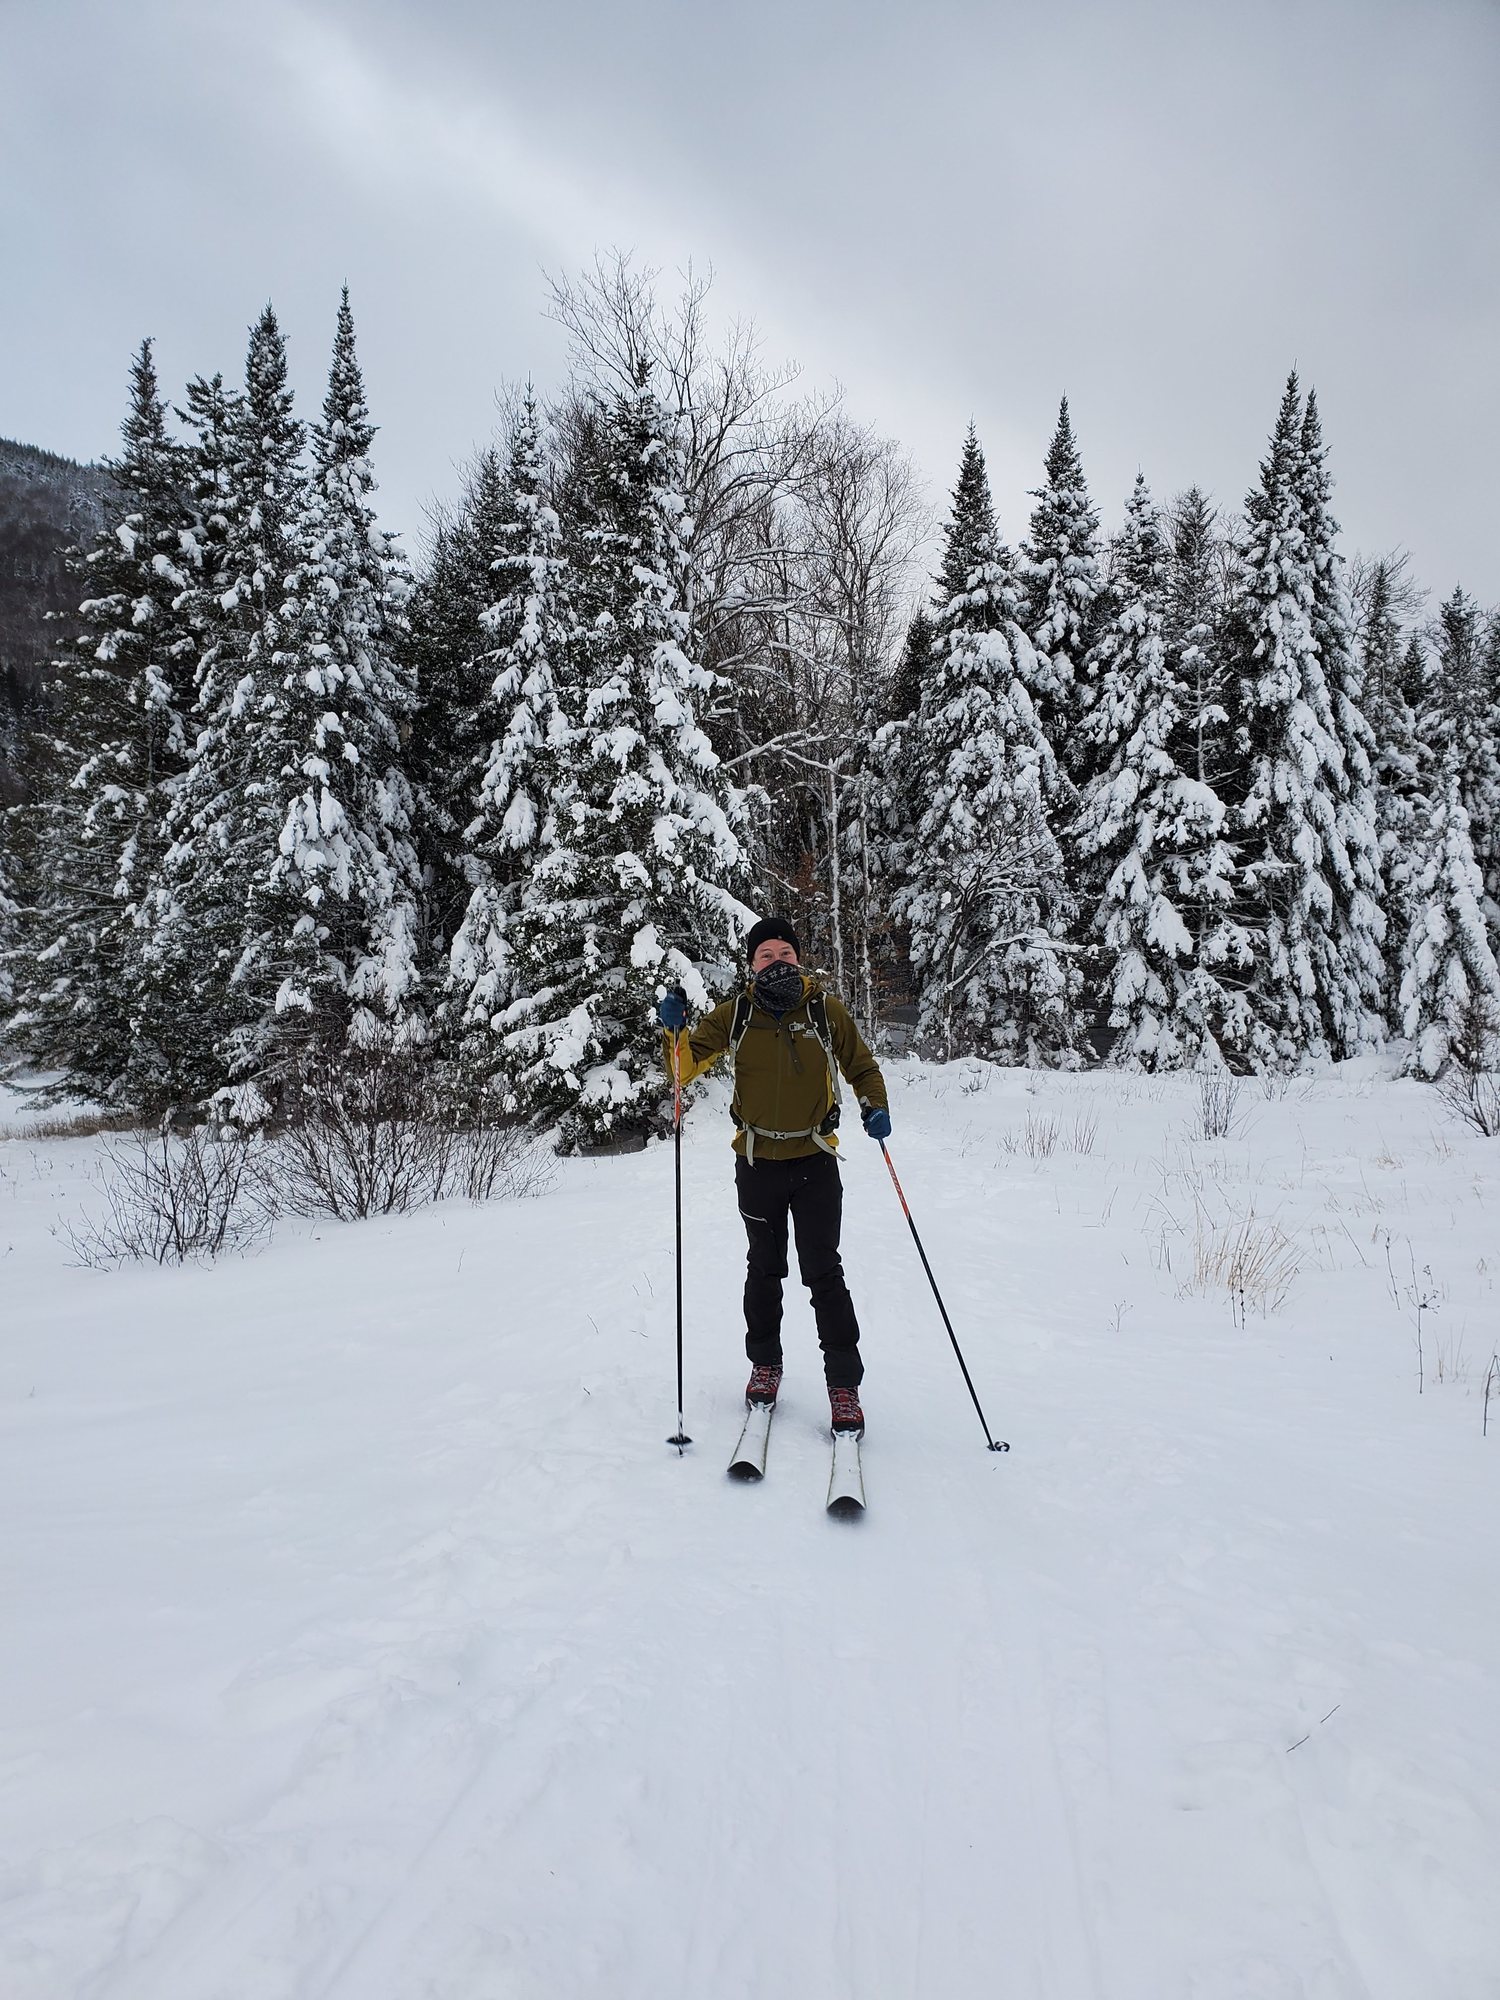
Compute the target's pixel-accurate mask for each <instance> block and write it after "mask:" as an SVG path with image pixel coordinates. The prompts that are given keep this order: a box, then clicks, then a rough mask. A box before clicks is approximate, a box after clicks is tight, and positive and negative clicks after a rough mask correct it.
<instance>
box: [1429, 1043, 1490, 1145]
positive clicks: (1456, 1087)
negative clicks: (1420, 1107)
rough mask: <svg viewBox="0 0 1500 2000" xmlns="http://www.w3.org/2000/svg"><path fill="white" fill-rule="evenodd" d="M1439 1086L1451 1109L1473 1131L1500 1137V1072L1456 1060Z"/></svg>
mask: <svg viewBox="0 0 1500 2000" xmlns="http://www.w3.org/2000/svg"><path fill="white" fill-rule="evenodd" d="M1436 1088H1437V1094H1438V1096H1439V1097H1440V1098H1441V1099H1442V1101H1443V1103H1444V1104H1445V1105H1446V1107H1447V1108H1448V1110H1449V1111H1451V1112H1452V1114H1453V1116H1454V1117H1455V1118H1457V1119H1459V1120H1460V1121H1461V1122H1462V1123H1463V1124H1465V1125H1467V1126H1468V1127H1469V1128H1470V1130H1471V1131H1474V1132H1477V1133H1478V1134H1479V1135H1480V1137H1481V1138H1482V1139H1494V1138H1500V1074H1497V1073H1496V1072H1495V1071H1494V1070H1492V1069H1471V1068H1470V1067H1469V1066H1468V1064H1467V1063H1461V1062H1458V1061H1456V1060H1455V1061H1453V1062H1451V1063H1450V1064H1449V1065H1448V1067H1447V1069H1446V1070H1444V1072H1443V1074H1442V1076H1441V1077H1440V1078H1439V1079H1438V1082H1437V1086H1436Z"/></svg>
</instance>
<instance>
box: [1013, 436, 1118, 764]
mask: <svg viewBox="0 0 1500 2000" xmlns="http://www.w3.org/2000/svg"><path fill="white" fill-rule="evenodd" d="M1031 497H1032V498H1033V499H1034V500H1035V501H1036V503H1037V504H1036V507H1035V510H1034V511H1033V513H1032V516H1031V531H1030V536H1029V539H1028V540H1027V542H1026V544H1025V545H1024V548H1023V551H1022V554H1023V559H1024V560H1023V564H1022V576H1023V579H1024V583H1025V591H1026V611H1025V619H1024V622H1025V626H1026V631H1027V634H1028V636H1029V637H1030V640H1031V643H1032V646H1033V648H1034V657H1035V660H1036V665H1035V667H1034V669H1032V670H1031V679H1030V681H1029V683H1028V691H1029V692H1030V694H1031V697H1032V703H1033V706H1034V707H1035V709H1036V712H1037V718H1038V720H1039V721H1040V723H1041V725H1042V731H1043V733H1044V735H1045V736H1046V738H1047V740H1048V742H1049V743H1050V744H1051V745H1052V748H1053V751H1054V752H1055V754H1056V757H1057V760H1058V763H1059V766H1060V767H1061V770H1062V772H1063V774H1064V776H1065V778H1066V779H1068V780H1070V781H1071V782H1072V783H1073V784H1074V785H1075V786H1076V785H1079V784H1081V783H1083V782H1084V781H1086V780H1087V778H1088V777H1089V776H1090V775H1091V773H1090V771H1089V770H1088V768H1087V749H1086V747H1085V743H1084V741H1083V740H1081V739H1080V738H1079V737H1078V735H1077V733H1076V732H1077V724H1078V721H1079V718H1080V717H1081V715H1082V713H1083V711H1084V709H1085V708H1086V707H1087V706H1088V701H1089V685H1088V674H1089V668H1090V661H1091V655H1092V652H1093V648H1094V644H1095V641H1096V639H1097V638H1098V636H1099V632H1100V629H1101V627H1102V623H1103V620H1104V617H1105V615H1106V613H1107V604H1106V602H1105V579H1104V573H1103V568H1102V565H1101V562H1100V549H1099V515H1098V511H1097V509H1096V508H1095V506H1094V503H1093V501H1092V500H1091V499H1090V498H1089V490H1088V484H1087V482H1086V480H1085V479H1084V475H1083V460H1082V458H1081V457H1080V456H1079V452H1078V446H1077V443H1076V442H1075V440H1074V437H1073V424H1072V419H1071V418H1070V416H1069V414H1068V399H1067V397H1066V396H1064V397H1063V399H1062V404H1061V407H1060V408H1059V410H1058V413H1057V429H1056V431H1055V432H1054V433H1053V437H1052V443H1051V445H1050V446H1049V447H1048V451H1047V459H1046V482H1045V484H1044V485H1042V486H1040V487H1038V488H1036V489H1035V491H1034V492H1033V494H1032V496H1031Z"/></svg>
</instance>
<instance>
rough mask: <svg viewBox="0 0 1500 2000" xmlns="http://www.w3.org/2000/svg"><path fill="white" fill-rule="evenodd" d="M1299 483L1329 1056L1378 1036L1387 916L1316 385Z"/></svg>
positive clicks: (1367, 740) (1369, 739)
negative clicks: (1324, 824)
mask: <svg viewBox="0 0 1500 2000" xmlns="http://www.w3.org/2000/svg"><path fill="white" fill-rule="evenodd" d="M1298 480H1299V491H1300V497H1301V501H1302V526H1303V533H1304V535H1305V536H1306V542H1307V561H1308V565H1309V568H1310V571H1311V579H1312V615H1311V626H1312V637H1313V644H1314V645H1315V646H1316V648H1317V652H1318V664H1319V666H1320V667H1321V669H1322V674H1323V680H1324V683H1325V685H1326V687H1327V690H1328V699H1329V702H1330V704H1331V712H1332V717H1333V734H1334V738H1335V741H1336V742H1337V744H1338V749H1339V759H1340V763H1341V765H1342V769H1343V784H1342V787H1341V788H1340V790H1339V793H1338V795H1337V803H1336V808H1335V814H1334V824H1333V827H1332V829H1331V832H1330V835H1329V838H1328V840H1327V846H1326V861H1327V870H1328V879H1329V885H1330V887H1331V889H1332V891H1333V921H1332V923H1331V925H1330V926H1329V930H1328V934H1327V944H1326V947H1325V952H1326V955H1325V959H1324V964H1323V968H1322V972H1321V975H1320V981H1319V983H1320V985H1321V987H1322V990H1323V995H1324V1010H1325V1014H1326V1016H1327V1019H1328V1024H1329V1031H1330V1039H1331V1042H1332V1046H1333V1050H1334V1053H1335V1054H1336V1055H1340V1056H1351V1055H1354V1054H1356V1053H1357V1052H1358V1051H1359V1050H1360V1049H1361V1048H1365V1047H1367V1046H1369V1044H1371V1043H1372V1042H1375V1041H1378V1040H1379V1038H1380V1032H1381V1012H1382V1007H1381V1003H1382V1000H1383V997H1384V995H1383V987H1384V975H1385V933H1386V919H1385V909H1384V903H1383V891H1384V883H1383V878H1382V872H1381V865H1380V831H1379V825H1378V817H1379V814H1378V807H1377V803H1376V797H1375V778H1374V763H1375V736H1374V732H1373V730H1372V729H1371V727H1370V724H1369V721H1368V720H1367V718H1366V716H1365V712H1364V681H1363V675H1362V674H1361V671H1360V659H1359V654H1358V651H1357V649H1356V646H1355V641H1354V617H1353V612H1352V610H1351V607H1350V604H1349V594H1348V590H1347V588H1346V586H1345V582H1344V574H1343V571H1344V559H1343V557H1342V556H1341V555H1340V554H1339V553H1338V550H1337V548H1336V546H1335V543H1336V539H1337V536H1338V527H1339V524H1338V522H1337V521H1336V520H1335V519H1334V518H1333V512H1332V506H1331V502H1332V495H1333V482H1332V479H1331V477H1330V475H1329V471H1328V453H1327V448H1326V446H1325V445H1324V442H1323V428H1322V424H1321V422H1320V420H1319V417H1318V398H1317V392H1316V390H1314V389H1309V390H1308V392H1307V404H1306V408H1305V410H1304V412H1303V418H1302V436H1301V463H1300V465H1299V467H1298Z"/></svg>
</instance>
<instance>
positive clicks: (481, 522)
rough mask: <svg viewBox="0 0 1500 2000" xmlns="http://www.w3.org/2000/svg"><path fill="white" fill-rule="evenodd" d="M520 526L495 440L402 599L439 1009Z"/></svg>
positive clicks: (462, 907)
mask: <svg viewBox="0 0 1500 2000" xmlns="http://www.w3.org/2000/svg"><path fill="white" fill-rule="evenodd" d="M519 525H520V520H519V516H518V514H517V513H516V510H515V506H514V503H513V498H512V494H511V490H510V487H509V484H508V481H507V477H506V467H505V460H504V457H503V455H502V454H501V452H500V451H499V450H498V449H497V448H495V447H494V446H489V447H487V448H486V449H485V450H484V451H483V452H481V454H480V455H479V458H478V459H477V461H476V462H475V465H474V467H473V470H472V472H471V473H470V475H469V477H468V479H467V481H466V484H465V488H464V493H463V496H462V499H461V501H460V503H459V506H458V509H457V512H456V514H455V517H454V518H453V519H452V520H451V521H446V522H443V523H440V524H439V527H438V530H437V534H436V536H435V538H434V542H433V548H432V554H431V559H430V561H429V563H428V565H427V568H426V571H425V573H424V574H423V576H422V578H421V580H420V581H419V583H418V584H417V586H416V588H415V590H414V592H413V596H412V602H411V610H410V620H409V625H410V629H409V634H408V637H407V639H406V642H405V648H404V651H405V657H406V659H407V662H408V671H409V673H410V675H411V677H412V679H413V680H414V682H415V685H416V688H417V694H418V708H417V714H416V717H415V720H414V723H413V727H412V735H411V742H410V744H409V746H408V757H407V763H408V768H409V769H410V771H411V774H412V781H413V784H414V787H415V790H416V794H417V811H418V824H419V840H418V849H419V853H420V856H421V861H422V872H423V881H424V884H425V894H426V909H425V918H424V931H425V942H424V957H425V960H426V962H427V966H428V972H429V976H430V978H431V982H432V986H433V1002H432V1004H433V1006H434V1008H435V1010H436V1012H437V1013H438V1015H439V1016H440V1017H441V1016H444V1015H445V1014H446V1012H447V1009H448V1005H449V1002H448V999H447V998H446V997H444V996H445V995H446V992H447V987H448V981H449V977H450V973H451V959H450V955H451V951H452V946H453V940H454V938H455V936H456V935H457V932H458V928H459V925H460V924H461V923H462V922H463V919H464V914H465V912H466V911H467V909H468V907H469V901H470V898H471V897H472V896H473V894H474V891H475V889H476V887H478V886H479V881H480V871H478V870H477V869H476V866H475V862H474V857H473V855H472V854H471V853H470V852H469V850H468V847H467V845H466V841H465V830H466V829H467V827H468V826H469V824H470V822H471V821H472V819H473V817H474V812H475V806H476V801H477V800H478V797H479V791H480V786H481V783H482V780H483V777H484V770H485V765H486V763H487V761H488V758H489V753H490V747H491V744H492V742H493V737H494V729H493V718H492V717H491V716H490V714H489V703H490V691H491V685H492V683H493V681H494V677H495V676H494V668H493V666H492V665H491V663H490V656H491V654H492V653H493V651H494V647H495V641H494V636H493V635H492V634H491V633H490V632H489V631H488V630H487V629H486V626H485V615H486V612H487V610H488V609H489V608H490V607H491V606H492V605H493V604H494V601H495V593H496V583H495V567H494V566H495V563H496V562H497V561H498V560H499V559H500V558H501V557H502V555H504V554H505V552H506V551H507V549H508V548H509V547H510V545H511V541H512V539H513V537H514V535H515V532H516V530H517V528H518V527H519Z"/></svg>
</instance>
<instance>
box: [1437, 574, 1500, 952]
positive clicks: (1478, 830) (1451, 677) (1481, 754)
mask: <svg viewBox="0 0 1500 2000" xmlns="http://www.w3.org/2000/svg"><path fill="white" fill-rule="evenodd" d="M1434 638H1435V640H1436V644H1437V662H1436V671H1435V674H1434V676H1433V687H1432V694H1433V697H1434V698H1433V699H1432V701H1431V702H1430V703H1429V706H1428V709H1427V712H1426V713H1425V715H1424V716H1423V718H1422V723H1421V730H1422V735H1423V738H1424V740H1425V741H1426V742H1427V743H1428V744H1430V745H1432V746H1433V747H1434V749H1435V750H1436V752H1437V754H1438V755H1439V756H1440V757H1441V758H1442V759H1443V762H1444V768H1445V769H1451V770H1452V772H1453V775H1454V778H1455V780H1456V782H1457V785H1458V796H1459V800H1460V802H1461V804H1462V805H1463V808H1464V811H1465V813H1466V814H1467V816H1468V821H1469V830H1470V838H1471V840H1472V843H1473V848H1474V860H1475V863H1476V865H1477V867H1478V869H1479V878H1480V882H1481V884H1482V885H1483V901H1482V904H1481V907H1482V908H1483V910H1484V913H1485V918H1486V921H1487V923H1488V925H1489V927H1490V934H1491V940H1492V944H1493V945H1497V946H1500V740H1497V734H1496V723H1497V720H1500V708H1497V701H1496V693H1495V677H1496V668H1495V665H1494V649H1492V647H1491V646H1487V644H1486V639H1487V634H1486V632H1485V625H1484V619H1483V617H1482V615H1481V613H1480V610H1479V607H1478V605H1477V604H1476V603H1475V602H1474V600H1473V598H1472V597H1470V596H1469V595H1468V593H1467V592H1466V591H1465V590H1463V589H1462V588H1461V587H1460V588H1459V589H1456V590H1455V591H1454V593H1453V595H1452V596H1451V597H1450V598H1448V599H1447V601H1446V602H1445V603H1444V604H1443V605H1442V606H1441V608H1440V609H1439V611H1438V617H1437V626H1436V629H1435V632H1434Z"/></svg>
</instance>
